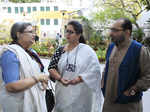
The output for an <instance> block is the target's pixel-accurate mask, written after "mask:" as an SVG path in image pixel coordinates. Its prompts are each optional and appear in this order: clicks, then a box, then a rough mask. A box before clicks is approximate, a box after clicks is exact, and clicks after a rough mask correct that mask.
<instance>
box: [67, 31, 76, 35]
mask: <svg viewBox="0 0 150 112" xmlns="http://www.w3.org/2000/svg"><path fill="white" fill-rule="evenodd" d="M65 33H68V34H69V35H71V34H73V33H75V32H74V31H71V30H66V31H65Z"/></svg>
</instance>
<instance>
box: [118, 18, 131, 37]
mask: <svg viewBox="0 0 150 112" xmlns="http://www.w3.org/2000/svg"><path fill="white" fill-rule="evenodd" d="M118 20H123V23H122V25H121V27H122V28H123V29H124V30H130V35H131V33H132V22H131V21H130V20H129V19H128V18H120V19H118Z"/></svg>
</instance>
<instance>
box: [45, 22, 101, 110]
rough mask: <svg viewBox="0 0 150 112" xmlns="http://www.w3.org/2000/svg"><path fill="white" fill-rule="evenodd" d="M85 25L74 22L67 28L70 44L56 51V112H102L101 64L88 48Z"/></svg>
mask: <svg viewBox="0 0 150 112" xmlns="http://www.w3.org/2000/svg"><path fill="white" fill-rule="evenodd" d="M82 33H83V29H82V25H81V24H80V23H79V22H77V21H71V22H69V23H68V25H67V28H66V35H65V36H66V39H67V42H68V43H67V44H66V45H65V46H64V47H60V48H58V49H57V50H56V52H55V53H54V55H53V56H52V58H51V61H50V64H49V68H48V70H49V73H50V76H51V77H52V78H54V79H55V80H57V82H56V86H55V95H56V104H55V109H54V112H99V111H100V107H101V91H100V86H101V85H100V79H101V73H100V64H99V61H98V59H97V56H96V53H95V52H94V51H93V49H92V48H91V47H89V46H88V45H86V44H85V40H84V37H83V35H82Z"/></svg>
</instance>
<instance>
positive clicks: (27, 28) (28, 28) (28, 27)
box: [25, 25, 33, 31]
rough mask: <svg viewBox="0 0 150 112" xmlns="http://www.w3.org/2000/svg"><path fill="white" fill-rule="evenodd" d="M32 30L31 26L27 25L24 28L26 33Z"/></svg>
mask: <svg viewBox="0 0 150 112" xmlns="http://www.w3.org/2000/svg"><path fill="white" fill-rule="evenodd" d="M32 29H33V28H32V26H31V25H29V26H27V27H26V29H25V30H27V31H31V30H32Z"/></svg>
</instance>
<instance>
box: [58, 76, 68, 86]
mask: <svg viewBox="0 0 150 112" xmlns="http://www.w3.org/2000/svg"><path fill="white" fill-rule="evenodd" d="M60 82H61V83H62V84H63V85H64V86H68V85H69V83H70V80H67V79H64V78H61V80H60Z"/></svg>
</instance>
